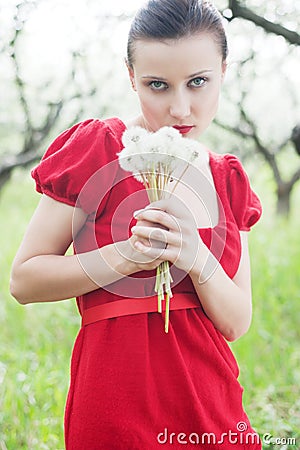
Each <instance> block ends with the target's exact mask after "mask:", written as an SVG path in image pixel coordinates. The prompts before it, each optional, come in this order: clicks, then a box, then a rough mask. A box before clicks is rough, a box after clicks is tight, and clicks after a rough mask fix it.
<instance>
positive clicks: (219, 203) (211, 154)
mask: <svg viewBox="0 0 300 450" xmlns="http://www.w3.org/2000/svg"><path fill="white" fill-rule="evenodd" d="M111 120H116V121H117V122H118V123H119V125H120V131H121V133H122V134H123V132H124V131H125V130H127V129H128V128H127V125H126V124H125V122H124V121H123V120H122V119H120V118H119V117H113V118H112V119H111ZM122 134H121V135H120V136H119V138H120V142H121V144H122V140H121V138H122ZM205 149H206V151H207V153H208V165H209V169H210V172H211V176H212V181H213V183H214V189H215V192H216V196H217V206H218V220H217V223H216V224H215V225H214V226H212V227H203V228H202V227H201V228H197V229H198V230H199V231H200V230H214V229H216V228H217V227H218V226H220V223H221V222H222V221H223V222H224V219H225V221H226V213H225V210H224V207H223V202H222V201H221V196H220V192H219V190H220V186H219V178H218V177H217V176H216V173H215V162H216V161H215V158H214V156H217V157H218V156H219V155H218V154H216V153H214V152H212V151H211V150H210V149H209V148H207V147H205ZM220 209H221V210H222V214H221V212H220ZM221 217H223V220H222V221H221Z"/></svg>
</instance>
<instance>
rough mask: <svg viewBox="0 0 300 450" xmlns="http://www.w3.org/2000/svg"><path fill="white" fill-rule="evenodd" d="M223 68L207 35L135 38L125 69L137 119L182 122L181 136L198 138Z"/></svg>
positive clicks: (212, 109) (151, 126) (148, 123)
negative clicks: (134, 94) (138, 108)
mask: <svg viewBox="0 0 300 450" xmlns="http://www.w3.org/2000/svg"><path fill="white" fill-rule="evenodd" d="M225 68H226V64H225V63H224V62H223V61H222V57H221V54H220V51H219V49H218V47H217V44H216V43H215V41H214V38H213V36H212V35H210V34H206V33H203V34H198V35H195V36H192V37H185V38H182V39H180V40H165V41H158V40H149V41H148V40H142V41H136V43H135V48H134V65H133V68H129V74H130V78H131V82H132V85H133V88H134V89H135V90H136V92H137V94H138V97H139V101H140V105H141V110H142V115H141V117H140V118H139V121H138V122H139V123H138V124H139V125H140V126H143V127H145V128H147V129H148V130H150V131H157V130H158V129H159V128H161V127H163V126H177V127H179V128H180V127H183V128H180V131H181V133H182V134H183V135H184V136H187V137H191V138H196V137H198V136H199V135H200V134H201V133H203V131H204V130H205V129H206V128H207V127H208V125H209V124H210V123H211V121H212V119H213V118H214V116H215V114H216V112H217V107H218V100H219V94H220V88H221V84H222V80H223V76H224V73H225ZM184 127H185V128H184ZM189 127H191V128H189Z"/></svg>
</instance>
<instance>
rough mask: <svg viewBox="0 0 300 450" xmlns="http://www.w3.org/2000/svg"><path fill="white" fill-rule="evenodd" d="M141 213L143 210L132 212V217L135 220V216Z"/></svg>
mask: <svg viewBox="0 0 300 450" xmlns="http://www.w3.org/2000/svg"><path fill="white" fill-rule="evenodd" d="M142 211H144V210H143V209H137V210H136V211H134V212H133V217H134V218H136V216H138V215H139V214H140V213H141V212H142Z"/></svg>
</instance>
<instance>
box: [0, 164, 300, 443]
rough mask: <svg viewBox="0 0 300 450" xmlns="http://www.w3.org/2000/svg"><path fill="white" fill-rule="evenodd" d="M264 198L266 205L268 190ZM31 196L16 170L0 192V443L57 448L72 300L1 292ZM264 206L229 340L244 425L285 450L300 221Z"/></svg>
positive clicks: (72, 331)
mask: <svg viewBox="0 0 300 450" xmlns="http://www.w3.org/2000/svg"><path fill="white" fill-rule="evenodd" d="M261 191H262V192H263V191H264V190H263V189H261ZM263 197H264V199H265V202H266V204H267V205H268V204H269V202H270V199H271V195H270V194H268V195H267V193H265V192H263ZM298 197H299V196H298ZM38 199H39V196H38V195H37V194H35V193H34V189H33V183H32V182H31V180H30V179H29V177H28V176H24V174H23V173H22V172H18V171H17V172H16V173H15V174H14V177H13V180H12V182H11V183H9V184H8V185H7V186H6V187H5V190H4V191H3V192H2V194H1V197H0V223H1V237H0V240H1V244H0V248H1V252H0V267H1V272H0V327H1V347H0V450H5V449H8V450H33V449H36V450H43V449H48V450H60V449H63V448H64V444H63V411H64V404H65V397H66V393H67V388H68V381H69V376H68V375H69V359H70V352H71V349H72V345H73V340H74V338H75V336H76V333H77V330H78V327H79V324H80V320H79V317H78V315H77V311H76V306H75V304H74V301H66V302H60V303H56V304H36V305H27V306H26V307H24V306H20V305H18V304H17V302H15V301H14V300H13V299H12V298H11V297H10V295H9V292H8V280H9V272H10V266H11V262H12V259H13V257H14V255H15V252H16V250H17V248H18V245H19V243H20V241H21V237H22V235H23V233H24V231H25V229H26V226H27V223H28V221H29V219H30V217H31V214H32V212H33V210H34V208H35V206H36V204H37V202H38ZM296 200H297V201H296ZM298 200H299V199H298V198H297V199H296V198H294V199H293V201H294V203H295V204H296V203H299V202H298ZM271 209H272V208H270V207H269V206H266V208H265V216H264V219H263V220H262V221H261V223H259V224H258V225H257V226H256V227H255V228H254V229H253V231H252V232H251V233H250V236H249V241H250V250H251V254H252V279H253V310H254V314H253V323H252V326H251V329H250V331H249V332H248V333H247V334H246V335H245V336H244V337H242V338H241V339H240V340H238V341H237V342H234V343H233V344H231V347H232V348H233V351H234V353H235V354H236V356H237V359H238V362H239V365H240V369H241V376H240V381H241V383H242V384H243V386H244V388H245V394H244V405H245V409H246V411H247V413H248V415H249V416H250V419H251V422H252V424H253V426H254V427H255V428H256V430H257V431H258V432H259V433H260V434H261V435H263V434H265V433H269V434H271V435H272V436H274V437H278V438H284V439H286V440H287V439H288V438H295V439H297V444H298V446H293V445H285V444H284V441H282V444H281V445H264V449H270V448H272V449H276V450H278V449H281V450H285V449H295V448H299V446H300V435H299V430H300V400H299V399H300V395H299V394H300V392H299V391H300V389H299V385H300V364H299V362H300V361H299V360H300V355H299V337H300V336H299V301H300V298H299V297H300V277H299V254H300V233H299V229H300V218H299V217H297V214H296V208H294V209H295V214H294V215H293V217H292V218H291V220H290V221H289V222H287V221H285V220H278V219H277V220H276V219H275V218H274V216H273V215H272V213H271V212H270V211H271ZM224 450H226V449H224Z"/></svg>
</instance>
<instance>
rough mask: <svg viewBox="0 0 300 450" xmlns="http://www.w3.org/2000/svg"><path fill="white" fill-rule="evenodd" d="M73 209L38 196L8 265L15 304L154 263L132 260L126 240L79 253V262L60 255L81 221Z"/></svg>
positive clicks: (95, 284)
mask: <svg viewBox="0 0 300 450" xmlns="http://www.w3.org/2000/svg"><path fill="white" fill-rule="evenodd" d="M74 211H75V208H73V207H71V206H68V205H66V204H63V203H60V202H57V201H56V200H53V199H52V198H50V197H48V196H46V195H43V196H42V198H41V200H40V203H39V205H38V207H37V209H36V211H35V213H34V215H33V217H32V219H31V221H30V223H29V226H28V229H27V231H26V233H25V236H24V239H23V241H22V243H21V245H20V248H19V250H18V252H17V255H16V257H15V259H14V262H13V267H12V273H11V285H10V286H11V287H10V289H11V293H12V295H13V296H14V297H15V298H16V299H17V300H18V301H19V303H22V304H26V303H34V302H50V301H58V300H64V299H68V298H72V297H76V296H79V295H82V294H85V293H87V292H91V291H93V290H95V289H98V288H99V287H100V286H105V285H108V284H110V283H112V282H114V281H117V280H118V279H120V278H122V277H124V276H126V275H129V274H131V273H134V272H137V271H139V270H144V269H145V270H147V269H149V270H150V269H153V268H155V267H156V266H157V265H158V264H159V263H160V261H155V262H151V261H150V262H149V263H148V259H147V258H144V259H141V258H136V257H135V252H134V250H133V247H132V245H131V242H132V239H131V240H128V241H122V242H118V243H116V244H111V245H107V246H104V247H102V248H101V249H97V250H94V251H91V252H87V253H84V254H81V255H80V258H79V257H78V256H77V255H70V256H69V255H65V253H66V251H67V249H68V248H69V246H70V244H71V243H72V240H73V234H74V235H76V234H77V233H78V232H79V231H80V229H81V228H82V227H83V226H84V223H85V221H86V218H87V216H86V214H85V213H84V212H83V211H82V210H79V209H76V214H75V215H74ZM74 218H75V219H74ZM73 219H74V220H73ZM72 228H73V233H72ZM133 239H134V238H133ZM83 266H84V268H83Z"/></svg>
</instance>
